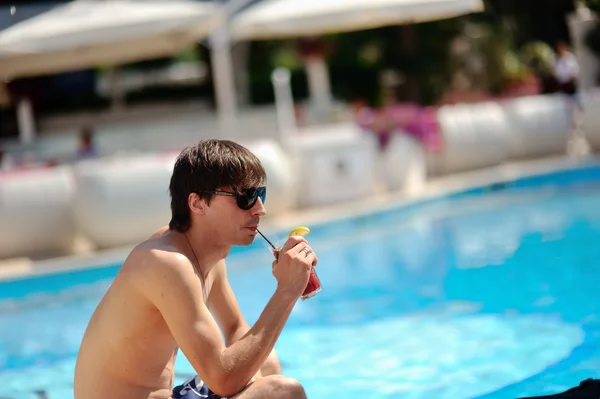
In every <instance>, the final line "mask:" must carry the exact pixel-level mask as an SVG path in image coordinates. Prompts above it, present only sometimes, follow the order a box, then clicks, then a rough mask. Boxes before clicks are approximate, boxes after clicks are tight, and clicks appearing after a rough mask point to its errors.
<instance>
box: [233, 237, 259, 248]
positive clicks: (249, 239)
mask: <svg viewBox="0 0 600 399" xmlns="http://www.w3.org/2000/svg"><path fill="white" fill-rule="evenodd" d="M255 239H256V236H251V237H244V238H243V239H241V240H239V241H238V243H237V246H238V247H247V246H248V245H252V243H253V242H254V240H255Z"/></svg>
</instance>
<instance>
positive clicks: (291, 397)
mask: <svg viewBox="0 0 600 399" xmlns="http://www.w3.org/2000/svg"><path fill="white" fill-rule="evenodd" d="M263 383H265V384H268V385H269V386H270V388H271V391H272V392H273V397H274V398H281V399H306V392H304V387H303V386H302V384H300V382H299V381H298V380H296V379H294V378H290V377H286V376H283V375H271V376H268V377H263Z"/></svg>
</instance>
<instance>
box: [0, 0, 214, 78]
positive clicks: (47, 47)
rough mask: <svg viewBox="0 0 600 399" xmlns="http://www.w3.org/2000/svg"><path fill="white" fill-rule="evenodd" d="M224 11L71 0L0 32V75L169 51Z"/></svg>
mask: <svg viewBox="0 0 600 399" xmlns="http://www.w3.org/2000/svg"><path fill="white" fill-rule="evenodd" d="M223 20H224V13H223V12H222V11H221V7H219V6H218V5H216V4H213V3H203V2H197V1H190V0H169V1H134V0H106V1H98V0H96V1H93V0H92V1H89V0H77V1H74V2H71V3H68V4H66V5H63V6H59V7H56V8H54V9H52V10H50V11H48V12H46V13H44V14H41V15H39V16H37V17H34V18H31V19H28V20H25V21H23V22H20V23H18V24H16V25H14V26H12V27H10V28H8V29H6V30H4V31H2V32H0V77H1V78H4V79H14V78H17V77H24V76H34V75H41V74H51V73H58V72H65V71H69V70H76V69H82V68H88V67H93V66H97V65H109V66H112V65H119V64H123V63H127V62H133V61H137V60H143V59H149V58H154V57H160V56H167V55H171V54H175V53H177V52H179V51H181V50H183V49H185V48H186V47H189V46H190V45H193V44H194V43H197V42H198V41H199V40H201V39H203V38H205V37H206V36H207V35H208V34H209V33H210V31H211V30H213V29H214V28H215V27H216V26H218V25H219V24H221V23H222V22H223Z"/></svg>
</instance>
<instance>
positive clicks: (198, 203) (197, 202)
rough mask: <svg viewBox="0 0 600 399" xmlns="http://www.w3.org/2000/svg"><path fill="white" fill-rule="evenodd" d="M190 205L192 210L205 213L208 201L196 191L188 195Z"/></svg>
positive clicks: (199, 213) (201, 213)
mask: <svg viewBox="0 0 600 399" xmlns="http://www.w3.org/2000/svg"><path fill="white" fill-rule="evenodd" d="M188 206H189V207H190V212H193V213H196V214H198V215H204V214H205V213H206V207H207V204H206V201H205V200H203V199H202V198H200V196H199V195H198V194H196V193H191V194H190V195H189V196H188Z"/></svg>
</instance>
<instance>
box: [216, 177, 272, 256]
mask: <svg viewBox="0 0 600 399" xmlns="http://www.w3.org/2000/svg"><path fill="white" fill-rule="evenodd" d="M219 191H222V192H224V193H233V190H232V189H231V188H230V187H225V188H221V189H219ZM266 214H267V211H266V209H265V207H264V204H263V202H262V199H261V198H260V197H259V198H258V199H257V200H256V203H255V204H254V205H253V206H252V207H251V208H250V209H247V210H246V209H241V208H240V207H239V205H238V201H237V198H236V197H233V196H228V195H214V196H213V198H212V200H211V202H210V205H209V206H207V211H206V216H207V217H208V220H210V223H211V225H212V226H213V232H214V234H215V236H216V237H218V239H219V240H220V241H222V242H223V243H224V244H226V245H238V246H246V245H250V244H252V242H253V241H254V238H255V237H256V235H257V234H258V233H257V231H256V229H257V227H258V224H259V221H260V218H261V217H262V216H264V215H266Z"/></svg>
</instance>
